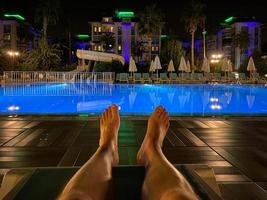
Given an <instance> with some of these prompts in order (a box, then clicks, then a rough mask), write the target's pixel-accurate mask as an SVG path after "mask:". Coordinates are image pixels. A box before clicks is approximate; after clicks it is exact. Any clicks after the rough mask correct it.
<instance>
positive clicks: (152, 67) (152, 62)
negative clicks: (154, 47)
mask: <svg viewBox="0 0 267 200" xmlns="http://www.w3.org/2000/svg"><path fill="white" fill-rule="evenodd" d="M154 71H155V65H154V61H153V60H151V63H150V68H149V72H152V73H153V72H154Z"/></svg>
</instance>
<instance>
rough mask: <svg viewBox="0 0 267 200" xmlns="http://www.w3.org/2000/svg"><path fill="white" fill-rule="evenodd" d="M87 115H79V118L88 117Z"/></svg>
mask: <svg viewBox="0 0 267 200" xmlns="http://www.w3.org/2000/svg"><path fill="white" fill-rule="evenodd" d="M88 116H89V115H88V114H79V117H88Z"/></svg>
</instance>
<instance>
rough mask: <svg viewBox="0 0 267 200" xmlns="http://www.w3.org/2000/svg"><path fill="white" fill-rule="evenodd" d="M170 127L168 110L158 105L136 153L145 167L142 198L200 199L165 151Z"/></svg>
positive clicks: (158, 199)
mask: <svg viewBox="0 0 267 200" xmlns="http://www.w3.org/2000/svg"><path fill="white" fill-rule="evenodd" d="M168 128H169V116H168V113H167V112H166V111H165V109H164V108H163V107H158V108H157V109H156V110H155V112H154V113H153V114H152V115H151V116H150V118H149V120H148V127H147V132H146V136H145V139H144V141H143V144H142V146H141V148H140V150H139V152H138V155H137V161H138V162H139V163H140V164H143V165H145V167H146V177H145V180H144V184H143V188H142V196H143V199H148V200H150V199H153V200H172V199H183V200H187V199H190V200H191V199H198V198H197V196H196V194H195V193H194V191H193V189H192V188H191V186H190V184H189V183H188V182H187V180H186V179H185V178H184V177H183V175H182V174H181V173H180V172H179V171H178V170H177V169H176V168H174V167H173V166H172V164H171V163H170V162H169V161H168V160H167V158H166V157H165V156H164V154H163V152H162V149H161V146H162V142H163V140H164V138H165V136H166V133H167V130H168Z"/></svg>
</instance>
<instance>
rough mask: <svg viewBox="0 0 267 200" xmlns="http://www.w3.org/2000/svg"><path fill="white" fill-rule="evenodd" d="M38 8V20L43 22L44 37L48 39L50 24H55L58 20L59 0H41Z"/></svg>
mask: <svg viewBox="0 0 267 200" xmlns="http://www.w3.org/2000/svg"><path fill="white" fill-rule="evenodd" d="M38 5H39V6H38V8H37V9H36V20H37V21H38V22H41V23H42V26H43V38H44V39H45V41H46V39H47V27H48V25H55V24H56V23H57V21H58V10H59V0H40V1H39V3H38Z"/></svg>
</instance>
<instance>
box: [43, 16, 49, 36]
mask: <svg viewBox="0 0 267 200" xmlns="http://www.w3.org/2000/svg"><path fill="white" fill-rule="evenodd" d="M47 25H48V19H47V16H44V18H43V37H44V39H45V40H46V39H47Z"/></svg>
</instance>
